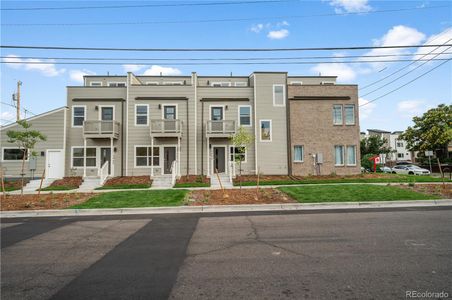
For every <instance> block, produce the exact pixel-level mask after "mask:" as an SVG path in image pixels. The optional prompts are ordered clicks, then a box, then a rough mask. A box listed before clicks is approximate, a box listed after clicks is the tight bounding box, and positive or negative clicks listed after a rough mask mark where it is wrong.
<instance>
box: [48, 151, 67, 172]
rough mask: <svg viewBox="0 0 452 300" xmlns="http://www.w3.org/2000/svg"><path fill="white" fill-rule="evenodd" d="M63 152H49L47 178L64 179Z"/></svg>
mask: <svg viewBox="0 0 452 300" xmlns="http://www.w3.org/2000/svg"><path fill="white" fill-rule="evenodd" d="M63 166H64V154H63V150H48V151H47V176H46V178H63V176H64V169H63Z"/></svg>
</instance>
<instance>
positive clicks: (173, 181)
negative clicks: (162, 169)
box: [170, 160, 177, 187]
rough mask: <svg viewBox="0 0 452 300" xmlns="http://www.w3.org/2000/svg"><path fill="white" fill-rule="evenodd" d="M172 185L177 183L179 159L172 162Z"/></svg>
mask: <svg viewBox="0 0 452 300" xmlns="http://www.w3.org/2000/svg"><path fill="white" fill-rule="evenodd" d="M170 171H171V186H172V187H173V186H174V185H175V184H176V175H177V160H173V162H172V163H171V169H170Z"/></svg>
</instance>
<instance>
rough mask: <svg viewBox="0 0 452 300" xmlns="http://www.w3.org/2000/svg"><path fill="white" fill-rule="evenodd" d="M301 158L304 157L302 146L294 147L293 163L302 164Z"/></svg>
mask: <svg viewBox="0 0 452 300" xmlns="http://www.w3.org/2000/svg"><path fill="white" fill-rule="evenodd" d="M303 157H304V149H303V146H294V147H293V161H295V162H302V161H303Z"/></svg>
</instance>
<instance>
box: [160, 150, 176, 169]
mask: <svg viewBox="0 0 452 300" xmlns="http://www.w3.org/2000/svg"><path fill="white" fill-rule="evenodd" d="M175 160H176V147H163V161H164V162H163V172H164V173H165V174H171V165H172V164H173V161H175Z"/></svg>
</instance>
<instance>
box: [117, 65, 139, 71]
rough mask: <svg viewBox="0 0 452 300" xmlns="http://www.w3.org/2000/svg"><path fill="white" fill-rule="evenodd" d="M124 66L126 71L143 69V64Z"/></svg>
mask: <svg viewBox="0 0 452 300" xmlns="http://www.w3.org/2000/svg"><path fill="white" fill-rule="evenodd" d="M122 68H123V69H124V72H138V71H139V70H141V69H143V68H144V66H143V65H122Z"/></svg>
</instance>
